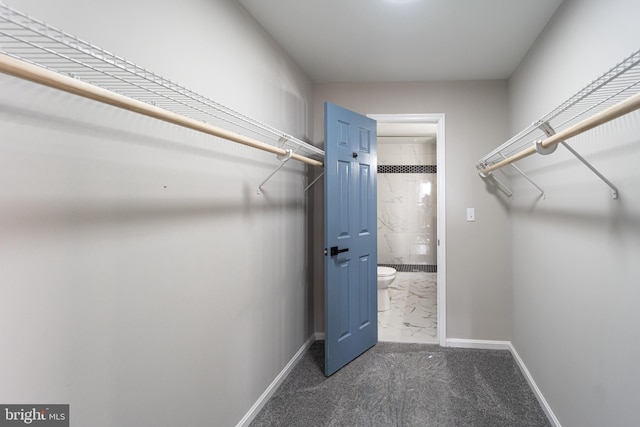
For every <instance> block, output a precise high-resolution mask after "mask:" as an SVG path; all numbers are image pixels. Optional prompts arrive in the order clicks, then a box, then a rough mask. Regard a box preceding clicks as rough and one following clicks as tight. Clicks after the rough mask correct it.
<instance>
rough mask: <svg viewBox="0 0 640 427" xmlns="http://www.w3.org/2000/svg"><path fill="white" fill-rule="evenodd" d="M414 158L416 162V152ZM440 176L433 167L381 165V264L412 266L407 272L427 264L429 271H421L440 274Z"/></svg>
mask: <svg viewBox="0 0 640 427" xmlns="http://www.w3.org/2000/svg"><path fill="white" fill-rule="evenodd" d="M416 145H417V144H416ZM381 146H382V147H384V146H383V145H381ZM404 146H405V147H406V145H404ZM379 147H380V146H379ZM397 147H398V146H394V149H396V148H397ZM414 148H415V147H414ZM409 149H411V147H409ZM382 151H383V156H381V158H380V161H381V163H383V161H384V151H386V150H384V148H383V150H382ZM405 151H406V149H405ZM405 157H406V156H405ZM410 157H411V160H413V161H414V162H415V161H416V156H415V154H414V153H412V154H411V156H410ZM418 157H427V158H428V157H429V156H418ZM392 160H396V161H397V160H400V161H402V158H397V157H396V158H393V159H392ZM429 160H430V159H429ZM436 173H437V165H431V164H430V165H426V164H412V165H407V164H404V165H391V164H384V163H383V164H380V165H378V239H379V240H378V242H379V243H378V264H379V265H389V266H393V267H394V268H396V266H397V265H411V268H410V269H409V270H404V271H416V270H418V269H417V268H415V267H414V266H416V265H426V266H428V268H429V269H428V270H422V269H419V270H418V271H431V272H435V271H436V265H437V261H436V252H437V250H436V239H437V237H436V212H437V199H436V185H437V184H436ZM396 269H398V268H396Z"/></svg>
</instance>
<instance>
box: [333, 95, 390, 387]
mask: <svg viewBox="0 0 640 427" xmlns="http://www.w3.org/2000/svg"><path fill="white" fill-rule="evenodd" d="M324 117H325V129H324V131H325V132H324V135H325V174H324V189H325V190H324V191H325V195H324V209H325V210H324V218H325V219H324V220H325V226H324V229H325V240H324V241H325V283H324V318H325V375H327V376H329V375H331V374H333V373H334V372H336V371H337V370H338V369H340V368H342V367H343V366H344V365H346V364H347V363H349V362H350V361H352V360H353V359H355V358H356V357H358V356H359V355H360V354H362V353H363V352H364V351H366V350H367V349H369V348H370V347H372V346H374V345H375V344H376V343H377V342H378V311H377V310H378V302H377V297H378V293H377V261H378V249H377V240H376V239H377V210H376V209H377V203H376V200H377V197H376V177H377V164H378V161H377V153H376V121H375V120H372V119H370V118H368V117H364V116H362V115H360V114H356V113H354V112H353V111H349V110H346V109H344V108H342V107H339V106H337V105H333V104H330V103H325V106H324Z"/></svg>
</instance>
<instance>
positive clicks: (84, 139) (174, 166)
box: [0, 0, 313, 427]
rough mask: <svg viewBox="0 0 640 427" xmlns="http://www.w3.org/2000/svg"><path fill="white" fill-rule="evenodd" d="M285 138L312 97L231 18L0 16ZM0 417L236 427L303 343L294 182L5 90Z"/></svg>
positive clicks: (122, 119) (1, 79) (222, 148)
mask: <svg viewBox="0 0 640 427" xmlns="http://www.w3.org/2000/svg"><path fill="white" fill-rule="evenodd" d="M7 4H9V5H10V6H12V7H15V8H17V9H18V10H22V11H25V12H28V13H29V14H31V15H33V16H35V17H37V18H39V19H42V20H44V21H46V22H48V23H49V24H51V25H53V26H55V27H58V28H61V29H63V30H65V31H67V32H70V33H72V34H75V35H77V36H79V37H80V38H83V39H86V40H88V41H90V42H92V43H94V44H96V45H98V46H101V47H104V48H105V49H107V50H110V51H112V52H114V53H117V54H119V55H121V56H123V57H125V58H127V59H130V60H132V61H133V62H136V63H138V64H139V65H142V66H145V67H147V68H149V69H150V70H152V71H154V72H157V73H159V74H161V75H164V76H166V77H168V78H170V79H172V80H174V81H177V82H179V83H181V84H184V85H185V86H187V87H190V88H192V89H194V90H196V91H198V92H200V93H202V94H203V95H206V96H208V97H210V98H212V99H214V100H217V101H220V102H222V103H224V104H227V105H229V106H231V107H233V108H235V109H237V110H239V111H241V112H243V113H245V114H248V115H251V116H253V117H255V118H257V119H259V120H262V121H264V122H266V123H269V124H271V125H273V126H276V127H279V128H281V129H282V130H284V131H286V132H289V133H292V134H294V135H295V136H297V137H299V138H302V139H307V138H308V136H309V135H310V129H311V128H310V123H309V120H308V118H309V117H310V116H309V113H308V107H310V99H311V96H312V85H311V82H310V80H309V79H308V78H307V77H306V76H305V75H304V74H303V73H302V72H301V71H300V70H299V69H298V68H297V67H296V66H295V65H294V64H293V63H292V62H291V61H290V60H289V59H288V58H287V57H286V56H285V55H284V54H283V52H282V51H281V50H280V49H279V48H278V47H277V46H276V45H275V44H274V43H273V42H272V41H271V39H269V38H268V37H267V36H266V35H265V33H264V32H263V31H262V29H261V28H260V27H259V26H258V25H257V24H256V23H255V21H253V19H252V18H251V17H250V16H249V15H248V13H246V12H245V11H244V9H242V8H241V6H239V5H238V4H237V3H236V2H235V1H231V0H229V1H226V0H217V1H211V0H188V1H181V2H156V1H152V0H138V1H125V0H110V1H102V2H87V1H74V0H64V1H57V2H43V1H39V0H7ZM0 135H2V137H1V138H0V153H1V155H0V236H2V237H1V238H0V294H1V297H0V342H1V343H2V351H0V401H1V402H4V403H69V404H70V405H71V419H72V420H73V421H72V423H73V425H78V426H80V425H84V426H94V427H107V426H109V427H115V426H117V427H124V426H132V427H133V426H150V425H153V426H178V425H185V426H186V425H189V426H205V425H220V426H229V425H235V424H236V423H237V422H238V421H239V420H240V419H241V418H242V416H243V415H244V414H245V413H246V412H247V411H248V410H249V408H250V407H251V405H252V404H253V403H254V402H255V401H256V399H257V398H258V397H259V396H260V394H261V393H262V392H264V390H265V389H266V387H267V386H268V385H269V384H270V382H271V381H272V380H273V379H274V378H275V376H276V375H277V374H278V373H279V372H280V370H281V369H282V368H283V367H284V365H285V364H286V363H287V362H288V361H289V360H290V358H291V357H292V356H293V354H294V353H295V352H296V351H297V350H298V349H299V348H300V347H301V346H302V345H303V343H304V342H305V340H306V339H307V338H308V337H309V336H310V334H311V332H312V331H313V327H312V312H311V307H310V306H311V289H310V287H309V286H308V285H307V282H308V281H307V272H306V266H305V263H306V258H305V256H304V254H305V250H306V230H307V228H306V224H305V201H304V197H303V192H302V190H303V188H304V181H305V174H306V171H305V167H304V166H302V165H301V164H294V163H295V162H290V163H289V164H287V166H286V167H285V168H284V169H283V170H282V171H281V172H280V173H279V174H278V175H276V176H275V177H274V178H273V179H272V180H271V181H270V182H269V183H268V184H267V185H266V186H265V194H263V195H261V196H258V195H257V194H256V191H255V188H256V185H257V184H258V183H259V182H261V180H262V179H264V178H265V177H266V176H267V175H268V174H269V173H270V172H271V171H272V170H273V169H274V168H275V166H277V164H278V161H277V160H276V159H275V158H274V156H272V155H269V154H267V153H263V152H259V151H256V150H252V149H250V148H248V147H243V146H239V145H236V144H232V143H229V142H226V141H222V140H217V139H215V138H211V137H208V136H204V135H200V134H196V133H195V132H192V131H188V130H185V129H181V128H178V127H175V126H172V125H168V124H164V123H160V122H157V121H154V120H152V119H148V118H145V117H142V116H138V115H135V114H132V113H128V112H125V111H121V110H117V109H115V108H111V107H108V106H104V105H99V104H97V103H95V102H92V101H88V100H84V99H80V98H78V97H74V96H72V95H67V94H64V93H60V92H56V91H54V90H50V89H46V88H43V87H40V86H37V85H35V84H31V83H28V82H24V81H21V80H18V79H16V78H13V77H9V76H5V75H1V76H0Z"/></svg>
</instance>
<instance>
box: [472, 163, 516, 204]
mask: <svg viewBox="0 0 640 427" xmlns="http://www.w3.org/2000/svg"><path fill="white" fill-rule="evenodd" d="M486 167H487V165H486V164H484V163H478V164H477V165H476V168H477V169H478V175H480V176H481V177H482V178H485V179H491V180H493V181H494V182H495V183H496V185H497V186H498V188H500V190H501V191H502V192H503V193H504V194H506V195H507V197H513V191H511V189H510V188H509V187H507V186H506V185H505V184H504V183H503V182H502V181H500V180H499V179H498V178H496V176H495V175H494V174H493V173H492V172H486V173H485V172H484V169H485V168H486Z"/></svg>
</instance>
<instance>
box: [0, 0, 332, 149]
mask: <svg viewBox="0 0 640 427" xmlns="http://www.w3.org/2000/svg"><path fill="white" fill-rule="evenodd" d="M0 52H2V53H4V54H6V55H9V56H11V57H14V58H17V59H20V60H23V61H26V62H29V63H32V64H35V65H38V66H40V67H43V68H46V69H48V70H51V71H55V72H57V73H60V74H63V75H67V76H70V77H73V78H75V79H78V80H81V81H84V82H86V83H90V84H92V85H95V86H98V87H101V88H103V89H107V90H110V91H112V92H115V93H118V94H121V95H125V96H128V97H130V98H133V99H136V100H138V101H142V102H145V103H147V104H150V105H154V106H156V107H159V108H163V109H165V110H168V111H171V112H173V113H176V114H180V115H183V116H185V117H188V118H191V119H194V120H199V121H202V122H205V123H208V124H211V125H214V126H218V127H221V128H224V129H226V130H229V131H232V132H235V133H238V134H240V135H244V136H246V137H249V138H254V139H256V140H258V141H261V142H265V143H267V144H270V145H273V146H275V147H278V148H281V149H283V150H291V151H292V152H294V153H296V154H299V155H302V156H305V157H309V158H311V159H315V160H320V161H322V159H323V158H324V151H323V150H321V149H319V148H317V147H315V146H313V145H311V144H308V143H306V142H304V141H301V140H300V139H298V138H295V137H293V136H291V135H289V134H286V133H284V132H282V131H280V130H278V129H275V128H273V127H271V126H268V125H266V124H264V123H261V122H259V121H256V120H254V119H252V118H250V117H248V116H246V115H244V114H241V113H239V112H237V111H234V110H232V109H231V108H228V107H226V106H224V105H222V104H220V103H217V102H215V101H212V100H211V99H209V98H207V97H204V96H202V95H199V94H197V93H195V92H193V91H191V90H189V89H187V88H186V87H184V86H181V85H179V84H177V83H175V82H173V81H171V80H169V79H166V78H164V77H162V76H159V75H157V74H155V73H153V72H151V71H149V70H147V69H145V68H143V67H141V66H138V65H136V64H134V63H132V62H131V61H128V60H126V59H123V58H121V57H119V56H117V55H115V54H113V53H110V52H107V51H105V50H104V49H101V48H99V47H97V46H94V45H92V44H90V43H87V42H85V41H83V40H80V39H79V38H77V37H75V36H72V35H70V34H67V33H65V32H63V31H61V30H59V29H56V28H54V27H52V26H50V25H48V24H46V23H44V22H42V21H39V20H37V19H34V18H32V17H30V16H28V15H26V14H24V13H22V12H19V11H17V10H15V9H12V8H11V7H9V6H7V5H5V4H3V3H0Z"/></svg>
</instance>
